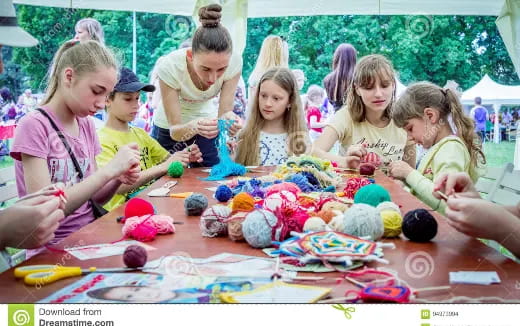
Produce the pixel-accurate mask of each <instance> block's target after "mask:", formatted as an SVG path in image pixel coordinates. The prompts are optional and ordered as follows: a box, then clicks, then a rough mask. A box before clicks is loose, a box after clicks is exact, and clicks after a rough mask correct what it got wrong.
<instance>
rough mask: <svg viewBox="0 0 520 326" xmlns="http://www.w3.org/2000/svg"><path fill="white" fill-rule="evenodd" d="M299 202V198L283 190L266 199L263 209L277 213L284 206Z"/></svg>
mask: <svg viewBox="0 0 520 326" xmlns="http://www.w3.org/2000/svg"><path fill="white" fill-rule="evenodd" d="M297 202H298V197H297V196H296V195H295V194H294V193H292V192H290V191H288V190H281V191H280V192H275V193H271V194H269V195H267V197H265V199H264V203H263V208H264V209H267V210H269V211H271V212H276V210H277V209H278V208H281V207H282V205H287V204H288V203H297Z"/></svg>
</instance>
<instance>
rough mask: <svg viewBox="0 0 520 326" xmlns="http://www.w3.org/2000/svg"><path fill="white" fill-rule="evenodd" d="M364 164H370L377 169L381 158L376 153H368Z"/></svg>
mask: <svg viewBox="0 0 520 326" xmlns="http://www.w3.org/2000/svg"><path fill="white" fill-rule="evenodd" d="M365 163H371V164H373V165H375V166H376V167H379V166H380V165H381V158H380V157H379V155H377V154H376V153H374V152H369V153H367V155H366V156H365Z"/></svg>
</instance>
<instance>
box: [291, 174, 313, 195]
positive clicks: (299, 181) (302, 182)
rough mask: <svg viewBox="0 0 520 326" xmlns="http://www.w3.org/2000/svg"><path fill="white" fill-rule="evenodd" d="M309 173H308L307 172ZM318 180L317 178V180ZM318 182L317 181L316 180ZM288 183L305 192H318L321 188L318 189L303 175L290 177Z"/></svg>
mask: <svg viewBox="0 0 520 326" xmlns="http://www.w3.org/2000/svg"><path fill="white" fill-rule="evenodd" d="M307 173H308V172H307ZM315 179H316V178H315ZM316 180H317V179H316ZM286 181H289V182H292V183H294V184H296V185H297V186H298V188H300V189H301V191H303V192H313V191H318V190H319V189H320V188H321V187H319V186H318V187H316V186H314V185H313V184H311V183H310V182H309V180H308V179H307V177H306V176H305V175H303V173H296V174H293V175H291V176H289V177H288V178H287V179H286Z"/></svg>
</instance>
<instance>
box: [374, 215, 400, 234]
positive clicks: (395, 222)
mask: <svg viewBox="0 0 520 326" xmlns="http://www.w3.org/2000/svg"><path fill="white" fill-rule="evenodd" d="M379 214H380V215H381V219H383V228H384V232H383V237H385V238H395V237H398V236H399V234H401V228H402V225H403V217H402V216H401V214H399V213H397V212H395V211H392V210H384V211H380V213H379Z"/></svg>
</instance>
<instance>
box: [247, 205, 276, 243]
mask: <svg viewBox="0 0 520 326" xmlns="http://www.w3.org/2000/svg"><path fill="white" fill-rule="evenodd" d="M276 222H277V218H276V216H274V214H273V213H271V212H269V211H267V210H265V209H256V210H254V211H252V212H250V213H249V214H247V216H246V219H245V220H244V222H243V223H242V233H243V234H244V238H245V239H246V241H247V243H249V245H250V246H251V247H253V248H267V247H270V246H271V243H272V241H273V228H274V227H275V225H276Z"/></svg>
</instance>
